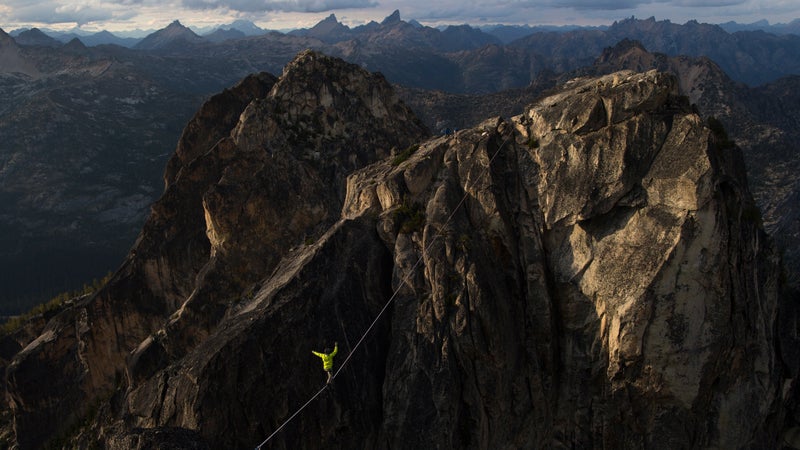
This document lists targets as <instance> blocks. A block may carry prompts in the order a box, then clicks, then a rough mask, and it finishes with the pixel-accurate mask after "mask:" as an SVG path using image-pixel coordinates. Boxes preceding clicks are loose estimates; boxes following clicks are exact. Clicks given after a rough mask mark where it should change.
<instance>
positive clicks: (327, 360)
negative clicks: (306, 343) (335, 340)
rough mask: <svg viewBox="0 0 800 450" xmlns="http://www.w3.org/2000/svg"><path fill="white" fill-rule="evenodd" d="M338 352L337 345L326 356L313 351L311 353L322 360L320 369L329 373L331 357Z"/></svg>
mask: <svg viewBox="0 0 800 450" xmlns="http://www.w3.org/2000/svg"><path fill="white" fill-rule="evenodd" d="M338 351H339V344H336V345H334V346H333V351H332V352H330V353H328V354H325V353H319V352H315V351H312V352H311V353H313V354H315V355H317V356H319V357H320V358H322V368H323V369H325V370H328V371H330V370H331V369H333V357H334V356H335V355H336V352H338Z"/></svg>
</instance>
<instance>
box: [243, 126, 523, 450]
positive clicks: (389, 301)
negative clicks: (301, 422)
mask: <svg viewBox="0 0 800 450" xmlns="http://www.w3.org/2000/svg"><path fill="white" fill-rule="evenodd" d="M511 136H513V133H512V134H509V135H508V136H507V137H506V138H505V140H503V143H502V144H500V146H499V147H497V150H495V151H494V154H492V157H491V158H489V164H487V165H486V167H484V169H483V172H481V173H480V175H478V177H477V178H475V180H476V181H477V180H479V179H481V177H483V174H485V173H486V172H487V171H488V170H489V169H490V168H491V167H492V162H493V161H494V158H495V157H496V156H497V154H498V153H500V150H501V149H502V148H503V147H504V146H505V145H506V142H508V140H509V139H511ZM470 170H472V168H470ZM467 175H469V173H468V174H467ZM473 184H474V183H473ZM467 187H468V186H464V195H463V196H462V197H461V200H460V201H459V202H458V204H457V205H456V207H455V208H453V211H452V212H451V213H450V215H449V216H448V217H447V220H445V222H444V225H442V229H444V228H445V227H447V224H448V223H450V220H452V219H453V217H454V216H455V214H456V211H458V209H459V208H461V205H463V204H464V202H465V201H466V200H467V196H468V195H469V189H467ZM439 236H441V234H440V233H437V234H436V235H434V237H433V239H431V241H430V242H429V243H428V245H427V246H425V248H424V249H423V251H422V254H421V255H420V257H419V258H417V262H415V263H414V265H413V266H411V270H409V271H408V273H407V274H406V276H405V277H404V278H403V280H402V283H400V284H398V286H397V288H396V289H395V290H394V292H392V296H391V297H389V300H387V301H386V304H385V305H383V308H381V310H380V311H379V312H378V315H377V316H375V319H374V320H373V321H372V323H371V324H369V327H367V330H366V331H364V334H362V335H361V338H360V339H359V340H358V342H356V345H354V346H353V348H352V350H350V353H348V354H347V358H345V359H344V361H343V362H342V364H341V365H340V366H339V368H338V369H336V372H334V374H333V376H332V377H331V381H333V380H334V379H336V377H337V376H338V375H339V372H341V371H342V369H344V367H345V366H346V365H347V362H348V361H350V358H351V357H352V356H353V354H354V353H355V352H356V350H357V349H358V347H359V346H360V345H361V343H362V342H364V339H365V338H366V337H367V335H368V334H369V332H370V331H372V328H373V327H375V324H376V323H378V320H379V319H380V318H381V316H383V313H384V312H386V310H387V309H388V308H389V305H391V304H392V302H393V301H394V299H395V297H397V294H398V292H400V288H401V287H402V286H403V284H405V283H406V282H408V279H409V277H410V276H411V274H413V273H414V271H415V270H416V269H417V266H419V263H420V262H422V258H423V257H424V256H425V254H426V253H427V252H428V250H429V249H430V248H431V246H433V243H434V242H436V240H437V239H439ZM327 387H328V385H327V384H326V385H325V386H323V387H322V389H320V390H319V391H317V393H316V394H314V395H313V396H312V397H311V398H310V399H309V400H308V401H307V402H305V404H303V406H301V407H300V408H299V409H298V410H297V411H295V413H294V414H292V415H291V416H290V417H289V418H288V419H286V420H285V421H284V422H283V424H281V426H279V427H278V429H277V430H275V431H273V432H272V434H270V435H269V436H268V437H267V438H266V439H264V442H262V443H260V444H258V447H256V449H255V450H260V449H261V447H262V446H264V444H266V443H267V442H269V440H270V439H272V438H273V437H274V436H275V435H276V434H278V432H279V431H281V429H283V427H285V426H286V424H288V423H289V422H291V420H292V419H294V418H295V416H297V415H298V414H300V411H302V410H304V409H305V408H306V406H308V405H309V404H311V402H312V401H314V399H316V398H317V397H319V394H321V393H322V391H324V390H325V389H326V388H327Z"/></svg>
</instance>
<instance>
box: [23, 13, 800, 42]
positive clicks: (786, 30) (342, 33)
mask: <svg viewBox="0 0 800 450" xmlns="http://www.w3.org/2000/svg"><path fill="white" fill-rule="evenodd" d="M399 20H400V12H399V11H395V12H394V13H392V15H390V16H388V17H387V18H386V19H385V20H384V21H383V23H386V22H387V21H389V22H392V21H399ZM631 20H635V19H634V18H631ZM648 20H655V19H654V18H650V19H648ZM408 23H409V24H411V25H412V26H414V27H416V28H423V25H422V24H420V23H419V22H416V21H413V20H412V21H410V22H408ZM376 25H377V23H376V22H374V21H373V22H370V23H369V24H367V25H361V26H357V27H355V28H353V29H350V28H349V27H347V26H345V25H344V24H342V23H340V22H339V21H338V20H337V19H336V16H335V15H334V14H331V15H330V16H328V17H327V18H325V19H324V20H322V21H321V22H319V23H318V24H317V25H315V26H314V27H312V28H308V29H297V30H293V31H288V32H287V34H290V35H302V36H313V35H318V36H321V37H323V40H331V39H333V42H338V40H342V38H347V37H354V36H357V35H358V34H359V33H360V32H362V31H367V30H369V29H372V28H374V27H375V26H376ZM718 26H719V27H720V28H722V29H723V30H725V31H726V32H728V33H735V32H738V31H763V32H766V33H770V34H775V35H782V34H795V35H800V19H794V20H792V21H791V22H789V23H777V24H770V23H769V22H768V21H766V20H760V21H757V22H753V23H738V22H733V21H731V22H725V23H721V24H719V25H718ZM464 27H468V28H473V29H476V30H480V31H481V32H483V33H485V34H487V35H489V36H492V37H494V38H496V39H497V40H498V41H499V42H501V43H503V44H508V43H511V42H513V41H515V40H517V39H521V38H524V37H526V36H529V35H531V34H534V33H551V32H552V33H566V32H570V31H591V30H600V31H603V30H607V29H608V28H609V26H580V25H560V26H556V25H536V26H530V25H505V24H493V25H480V26H474V27H473V26H469V25H458V26H455V28H464ZM167 28H169V26H168V27H167ZM190 28H191V30H192V31H193V32H194V33H195V34H197V35H198V36H200V37H202V38H204V39H206V40H208V41H209V42H221V41H223V40H228V39H240V38H243V37H247V36H260V35H264V34H269V33H273V32H278V31H275V30H267V29H264V28H261V27H259V26H258V25H256V24H255V23H253V22H251V21H249V20H242V19H240V20H236V21H234V22H232V23H229V24H223V25H217V26H212V27H190ZM448 28H450V27H449V26H445V27H439V28H437V29H439V30H441V31H446V30H447V29H448ZM27 31H31V30H29V29H18V30H13V31H11V32H9V34H10V35H11V36H13V37H14V38H17V37H18V36H19V35H20V34H23V33H25V32H27ZM38 31H40V32H41V33H44V34H45V35H47V36H49V37H52V38H53V39H55V40H57V41H58V42H62V43H67V42H69V41H71V40H72V39H76V38H77V39H79V40H80V41H81V42H83V44H84V45H86V46H88V47H94V46H96V45H103V44H114V45H119V46H122V47H134V46H135V45H136V44H137V43H138V42H139V41H141V40H142V39H144V38H145V37H147V36H149V35H150V34H153V33H157V32H159V31H160V30H149V31H145V30H136V31H133V32H120V33H117V34H114V33H111V32H109V31H105V30H103V31H100V32H97V33H87V32H84V31H81V30H80V29H75V30H73V31H67V32H64V31H57V30H47V29H44V30H38ZM337 35H338V38H337V37H336V36H337Z"/></svg>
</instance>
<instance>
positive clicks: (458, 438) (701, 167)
mask: <svg viewBox="0 0 800 450" xmlns="http://www.w3.org/2000/svg"><path fill="white" fill-rule="evenodd" d="M225 105H230V106H229V107H226V106H225ZM228 108H230V109H228ZM236 117H238V119H234V118H236ZM718 139H719V136H717V135H716V134H715V133H713V132H712V131H711V130H710V129H708V128H707V127H706V126H705V125H704V121H703V120H702V119H701V118H700V117H699V116H698V115H697V114H696V113H695V112H694V111H693V110H692V108H691V106H690V105H689V102H688V100H687V99H686V98H685V97H681V96H679V95H678V81H677V80H676V79H675V78H674V77H672V76H669V75H666V74H663V73H660V72H655V71H651V72H647V73H634V72H618V73H614V74H612V75H608V76H603V77H594V78H584V79H576V80H573V81H570V82H568V83H566V84H565V85H564V86H563V87H561V88H560V89H559V90H558V91H557V92H553V93H552V94H551V95H550V96H548V97H546V98H544V99H542V100H540V101H538V102H537V103H535V104H533V105H531V106H530V107H529V108H527V109H526V112H525V113H524V114H522V115H520V116H517V117H514V118H511V119H503V118H499V117H498V118H491V119H487V120H486V121H484V122H483V123H481V124H480V125H478V126H477V127H475V128H472V129H467V130H462V131H459V132H457V133H455V134H452V135H447V136H439V137H435V138H427V131H426V130H425V129H424V128H423V127H422V126H420V125H419V121H418V120H416V119H415V118H414V116H413V114H411V113H410V112H409V111H408V110H407V108H405V107H404V106H403V105H402V103H400V102H399V101H398V100H397V98H396V96H394V94H393V92H392V91H391V89H389V88H388V86H387V84H386V83H385V81H383V79H382V77H380V76H379V75H371V74H368V73H366V72H364V71H362V70H361V69H359V68H357V67H355V66H350V65H347V64H344V63H342V62H341V61H338V60H335V59H331V58H328V57H325V56H323V55H320V54H317V53H313V52H304V53H302V54H300V55H298V57H297V58H296V59H295V61H294V62H292V63H291V64H290V65H288V66H287V68H286V70H285V71H284V73H283V74H282V76H281V77H279V78H277V79H275V78H272V77H270V76H268V75H266V74H264V75H258V76H254V77H251V78H249V79H247V80H245V81H243V82H242V83H241V84H240V85H239V86H237V87H236V88H233V89H232V90H231V91H228V92H225V93H223V94H220V96H218V97H215V98H214V99H212V100H211V101H210V102H209V103H208V104H207V105H206V106H205V107H204V108H203V109H202V110H201V112H200V113H198V115H197V116H196V117H195V119H194V120H193V122H192V123H190V125H189V126H187V131H186V132H185V134H184V137H183V138H182V140H181V143H179V145H178V150H177V152H176V154H175V156H174V157H173V159H172V161H171V162H170V165H169V167H168V170H167V174H166V182H167V188H166V191H165V194H164V196H163V197H162V199H161V200H159V202H158V203H157V204H156V206H155V207H154V209H153V214H152V215H151V218H150V219H149V220H148V222H147V225H146V226H145V229H144V230H143V232H142V235H141V237H140V240H139V242H138V243H137V245H136V247H135V248H134V250H133V251H132V252H131V255H130V256H129V259H128V261H127V262H126V264H125V266H123V269H122V270H121V271H120V272H119V273H117V274H116V276H115V278H114V279H113V280H112V282H111V283H110V284H109V286H108V287H107V288H106V289H105V290H104V291H102V292H100V293H99V294H98V295H96V296H95V297H93V298H91V299H87V300H84V301H83V302H81V303H80V304H78V305H76V306H74V307H71V308H70V309H68V310H67V311H66V312H63V313H61V314H60V315H59V316H57V317H56V318H55V319H53V320H52V321H51V322H50V324H49V325H48V326H47V327H45V330H44V332H43V333H42V334H41V336H39V337H38V338H37V339H36V340H34V341H33V342H32V343H31V344H30V345H28V346H27V347H25V348H24V349H22V350H21V351H20V352H19V353H18V354H17V355H16V356H15V357H14V359H13V360H12V362H11V363H10V365H9V369H8V372H7V373H8V386H7V390H8V394H9V395H10V398H11V399H12V401H11V405H12V413H13V414H14V420H15V431H16V439H17V441H18V443H19V445H20V448H36V447H38V446H40V445H42V444H44V443H45V442H46V441H48V440H50V439H53V438H55V437H56V436H58V435H63V434H64V433H65V432H66V431H67V428H66V425H60V423H61V422H59V420H61V421H63V415H64V414H68V413H67V412H68V411H70V408H73V410H74V411H77V412H75V413H72V415H71V416H69V417H70V418H71V419H72V420H71V421H69V422H72V423H77V422H79V419H81V418H84V420H83V422H81V423H84V425H83V426H82V427H80V428H79V429H78V430H77V431H75V432H73V433H72V434H71V435H70V436H67V438H66V439H68V442H71V443H73V444H79V445H90V444H92V443H96V444H101V445H105V446H107V447H109V448H125V447H131V446H134V447H135V446H138V447H136V448H145V447H146V446H152V445H160V444H159V443H164V444H163V445H173V444H172V443H176V442H181V443H183V444H180V445H178V444H174V445H176V447H174V448H253V447H254V446H256V445H258V444H259V443H260V442H262V440H263V439H265V438H266V437H267V436H269V435H270V434H271V433H272V432H273V431H275V430H277V429H278V428H279V427H281V425H283V424H284V423H285V421H286V420H287V419H289V418H291V421H290V422H288V423H286V426H285V427H284V428H282V429H281V430H280V431H279V432H278V433H276V434H275V436H274V437H273V438H272V440H271V445H272V446H273V447H274V448H320V447H332V448H570V447H571V448H575V447H577V448H615V449H616V448H643V447H644V448H698V447H718V448H732V447H740V446H744V447H756V448H757V447H765V448H772V447H775V446H776V445H777V443H778V442H779V434H780V431H781V428H782V425H783V418H784V415H785V406H784V402H785V399H784V398H783V390H782V388H783V383H784V382H785V381H786V380H784V377H785V374H784V373H783V372H782V370H783V362H782V361H781V360H780V357H779V353H778V336H776V335H775V329H776V321H777V320H778V307H777V305H778V295H779V284H780V281H779V273H780V266H779V258H778V255H777V252H776V249H775V248H774V245H773V244H772V242H771V240H770V239H769V238H768V237H767V236H766V234H765V233H764V232H763V230H762V229H761V228H760V223H759V222H758V221H757V220H755V218H754V217H755V216H756V215H755V214H754V211H757V208H756V207H755V206H754V203H753V200H752V198H751V196H750V193H749V192H748V188H747V182H746V177H745V173H744V169H743V165H742V162H741V155H740V153H739V151H738V149H737V148H735V147H734V148H730V147H728V146H723V145H720V143H719V142H718ZM333 342H338V343H339V348H340V350H339V355H338V356H337V357H336V368H335V370H337V372H336V378H335V379H334V382H333V385H332V386H331V387H329V388H327V389H324V390H320V388H321V387H322V386H323V385H324V380H325V374H324V372H323V371H322V369H321V365H320V362H319V360H318V358H316V357H315V356H313V355H312V354H311V350H322V349H323V348H324V347H326V346H329V345H330V344H331V343H333ZM339 369H341V370H340V371H339ZM52 374H58V375H55V376H54V375H52ZM45 380H46V381H47V383H48V389H44V390H43V389H36V388H35V386H37V385H41V384H42V383H44V382H45ZM309 399H311V401H310V402H308V403H306V402H307V401H308V400H309ZM92 402H95V403H94V404H98V405H99V408H98V412H97V413H96V414H89V410H88V408H87V407H86V406H84V407H83V408H82V409H81V408H80V407H78V406H76V405H88V404H90V403H92ZM303 405H305V406H303ZM301 407H302V409H300V408H301ZM74 408H77V409H74ZM295 413H297V414H295ZM57 418H61V419H57ZM64 422H66V421H64ZM37 426H38V430H42V431H41V432H38V433H33V434H32V432H33V430H34V427H37ZM181 445H182V446H181ZM170 448H173V447H170Z"/></svg>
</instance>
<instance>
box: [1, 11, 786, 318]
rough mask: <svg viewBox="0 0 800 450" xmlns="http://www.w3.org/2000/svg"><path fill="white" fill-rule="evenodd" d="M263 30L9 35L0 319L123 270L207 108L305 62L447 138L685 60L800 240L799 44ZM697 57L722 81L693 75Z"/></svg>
mask: <svg viewBox="0 0 800 450" xmlns="http://www.w3.org/2000/svg"><path fill="white" fill-rule="evenodd" d="M792 23H795V22H792ZM787 27H788V25H787ZM259 30H260V29H258V28H257V27H256V26H255V25H253V24H249V23H246V22H237V23H234V24H230V25H229V26H223V27H220V28H218V29H217V30H216V31H211V30H207V31H208V33H209V34H205V35H201V34H198V33H197V32H195V31H193V30H191V29H189V28H187V27H184V26H183V25H181V24H180V22H177V21H175V22H173V23H172V24H170V25H169V26H167V27H165V28H164V29H162V30H158V31H155V32H152V33H149V34H148V35H147V36H146V37H144V38H141V39H136V40H135V42H134V41H132V40H126V41H124V44H121V43H108V42H106V43H103V45H95V46H92V45H88V44H86V41H88V39H89V37H87V36H78V37H77V38H76V37H74V36H73V37H70V38H67V37H66V36H65V35H62V36H49V35H48V34H47V33H45V32H43V31H41V30H35V29H33V30H24V31H17V32H15V33H14V35H13V36H11V35H8V34H6V33H5V32H3V31H2V30H0V136H3V139H2V140H0V204H1V205H2V206H0V244H1V245H0V286H2V292H0V313H14V312H18V311H19V310H21V309H25V308H27V307H29V306H30V305H32V304H34V303H36V302H40V301H42V300H45V299H47V298H48V296H50V295H53V294H55V293H57V292H58V291H60V290H64V289H68V288H69V289H71V288H74V287H76V286H72V285H70V283H76V282H77V283H79V284H80V283H81V282H82V281H81V280H83V281H88V280H90V279H91V278H92V277H95V276H98V277H99V276H102V275H103V274H105V273H106V272H107V271H108V270H113V269H115V268H116V265H117V264H118V262H119V261H120V258H121V257H122V255H124V254H125V252H126V251H127V249H128V248H130V245H131V243H132V242H133V241H134V240H135V238H136V233H137V232H138V230H139V229H140V226H141V223H142V222H143V221H144V218H145V216H146V215H147V213H148V209H149V205H150V203H151V202H152V201H154V200H155V199H156V198H157V196H158V194H159V192H160V191H161V189H162V180H161V177H162V174H163V171H164V166H165V165H166V161H167V156H168V155H169V154H171V153H172V151H173V149H174V147H175V144H176V142H177V141H178V138H179V136H180V135H181V132H182V130H183V127H184V126H185V124H186V123H187V121H188V119H189V118H190V117H191V114H192V113H193V112H194V111H195V110H196V109H197V107H198V106H199V105H200V104H201V103H202V101H203V100H204V99H205V98H207V97H208V96H209V95H211V94H213V93H215V92H219V91H220V90H222V89H224V88H226V87H228V86H231V85H233V84H235V83H236V81H237V80H240V79H242V78H244V77H245V76H246V75H248V74H251V73H257V72H262V71H264V72H269V73H272V74H276V75H277V74H280V73H281V71H282V70H283V68H284V66H285V64H286V63H287V62H289V61H290V60H292V59H293V58H294V57H295V55H296V54H297V53H298V52H300V51H302V50H304V49H307V48H311V49H314V50H318V51H320V52H323V53H326V54H329V55H331V56H337V57H341V58H342V59H345V60H347V61H349V62H352V63H356V64H358V65H359V66H361V67H364V68H366V69H368V70H370V71H379V72H381V73H382V74H383V75H384V76H385V77H386V78H387V79H388V81H390V82H391V83H394V84H396V85H399V86H402V88H400V89H399V91H400V92H401V93H402V94H403V96H404V98H406V100H407V101H408V102H409V104H411V105H413V106H414V108H415V109H416V112H417V114H418V115H419V116H420V117H422V118H423V120H425V122H426V123H427V124H428V126H429V127H430V128H431V129H434V130H436V131H438V130H440V129H442V128H462V127H467V126H472V125H474V121H475V120H479V119H480V118H484V117H487V116H488V115H492V114H502V115H504V116H509V115H513V114H516V113H518V112H520V111H522V109H523V107H524V106H525V104H526V103H527V102H530V101H532V100H533V99H534V98H535V97H536V96H537V95H539V94H540V93H541V92H542V90H544V89H546V88H547V87H548V86H552V85H554V83H555V82H556V80H558V79H560V78H559V77H563V76H564V74H570V75H569V76H575V75H579V74H580V73H582V72H581V71H582V70H583V71H585V70H588V69H586V68H587V67H594V66H595V63H596V62H597V59H598V57H600V56H601V55H603V54H604V51H606V50H607V49H609V48H616V46H617V44H618V43H619V42H620V41H624V40H625V39H631V40H635V41H637V42H640V43H641V44H640V45H641V46H642V48H646V49H647V51H648V52H652V53H648V52H645V53H646V54H648V55H650V54H655V55H659V54H660V55H661V56H657V57H656V56H652V57H644V56H637V57H636V58H633V57H632V56H631V55H637V54H638V53H636V52H634V51H631V52H629V53H625V54H626V55H628V56H629V57H630V58H629V59H628V60H625V61H626V63H625V68H629V69H634V70H646V69H650V68H653V67H658V68H660V69H662V70H667V69H666V67H667V66H668V65H665V64H666V63H662V62H660V61H662V60H664V61H666V60H670V61H672V60H675V61H687V63H686V64H687V65H686V70H685V71H684V72H680V71H678V72H680V73H681V74H680V75H679V76H680V77H683V78H681V79H687V80H688V79H689V78H691V83H688V82H687V83H685V85H686V86H687V89H688V90H687V92H686V93H687V95H689V96H690V98H691V99H692V101H693V102H695V103H696V104H698V105H699V107H700V108H701V110H702V112H703V114H706V115H714V116H717V117H720V119H721V120H723V122H724V123H725V125H726V126H727V127H728V129H729V132H730V134H731V136H732V138H734V139H736V141H737V142H739V143H740V144H741V145H742V146H743V148H744V149H745V152H746V154H747V155H748V157H749V158H751V159H750V160H749V161H748V163H749V164H751V166H752V167H751V168H750V176H751V184H752V185H753V186H754V187H755V188H754V193H755V196H756V198H757V199H758V200H759V202H760V205H761V207H762V209H764V211H765V221H766V222H767V225H768V229H770V231H774V232H777V231H778V230H784V231H780V232H781V233H784V234H785V235H786V236H794V234H793V233H795V234H798V235H800V233H798V232H796V231H793V230H794V228H792V227H793V226H794V225H792V224H793V223H795V222H792V221H791V217H792V216H791V214H796V213H797V211H795V210H796V209H797V208H796V207H792V205H791V203H792V201H793V200H792V199H796V198H798V197H800V194H798V186H797V185H796V183H795V184H793V182H792V181H791V180H792V178H791V176H792V175H791V174H792V173H794V172H792V170H795V169H800V164H797V157H796V156H795V155H796V154H797V152H796V151H794V150H793V149H795V148H796V147H795V144H794V142H798V141H800V136H798V133H797V131H796V130H798V129H800V123H798V119H797V117H800V115H798V114H797V106H796V104H795V103H793V102H794V101H795V99H797V94H796V93H795V92H799V91H797V90H796V88H797V89H800V87H798V86H797V84H798V81H797V80H798V79H800V77H798V75H800V36H797V35H794V34H783V35H776V34H769V33H766V32H764V31H760V30H759V31H747V30H745V31H737V32H735V33H730V32H727V31H726V30H725V29H724V28H722V27H721V26H717V25H708V24H699V23H697V22H688V23H686V24H684V25H678V24H673V23H671V22H669V21H656V20H655V19H652V18H651V19H647V20H637V19H625V20H621V21H618V22H615V23H614V24H612V25H611V26H609V27H607V28H591V29H581V28H578V29H558V30H541V29H533V28H519V29H518V30H517V31H520V34H523V33H524V36H522V37H519V36H513V32H514V31H515V30H514V29H511V28H508V27H496V28H494V29H492V30H490V29H488V28H484V29H478V28H474V27H471V26H467V25H463V26H452V27H447V28H445V29H436V28H431V27H425V26H422V25H420V24H419V23H416V22H413V21H411V22H406V21H404V20H402V18H401V17H400V15H399V12H395V13H394V14H392V15H390V16H388V17H386V18H385V19H384V20H383V21H381V22H380V23H379V22H370V23H369V24H366V25H362V26H359V27H354V28H350V27H347V26H346V25H343V24H342V23H340V22H339V21H338V20H337V19H336V17H335V16H330V17H328V18H326V19H325V20H323V21H321V22H320V23H318V24H317V25H316V26H314V27H312V28H309V29H305V30H296V31H294V32H291V33H279V32H275V31H270V32H266V31H265V32H264V33H262V34H259ZM262 31H263V30H262ZM94 36H96V35H94ZM104 36H105V37H106V38H110V37H111V36H113V35H111V34H110V33H105V34H104ZM63 39H67V40H66V43H65V42H64V41H63ZM128 47H130V48H128ZM681 58H683V59H681ZM709 58H710V59H709ZM614 60H615V61H616V59H614ZM695 60H698V61H704V63H703V64H707V65H709V66H713V67H714V68H715V69H714V70H705V69H704V70H699V69H698V68H699V67H701V66H698V65H692V64H689V63H688V61H695ZM608 61H611V59H608ZM608 64H610V63H608ZM615 64H617V65H618V66H619V65H620V64H621V63H615ZM659 64H660V65H659ZM662 66H663V67H662ZM702 67H705V66H702ZM592 70H597V69H592ZM720 74H722V75H724V77H722V75H720ZM748 85H750V87H748ZM755 86H757V87H755ZM701 92H702V95H701V94H700V93H701ZM509 99H511V100H509ZM798 104H800V102H798ZM791 242H794V241H791V240H787V241H785V243H786V245H787V248H791V247H789V243H791ZM30 277H34V278H35V279H30ZM32 286H34V287H36V289H35V292H33V291H31V290H30V289H31V287H32Z"/></svg>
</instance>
